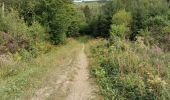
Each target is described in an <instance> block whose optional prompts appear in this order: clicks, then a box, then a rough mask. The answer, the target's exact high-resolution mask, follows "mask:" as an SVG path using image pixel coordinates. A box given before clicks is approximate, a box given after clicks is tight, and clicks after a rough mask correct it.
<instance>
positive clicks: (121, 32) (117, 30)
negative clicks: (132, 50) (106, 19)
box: [110, 24, 128, 38]
mask: <svg viewBox="0 0 170 100" xmlns="http://www.w3.org/2000/svg"><path fill="white" fill-rule="evenodd" d="M127 32H128V28H127V27H126V26H125V25H114V24H113V25H111V30H110V34H111V37H114V36H117V37H121V38H125V35H126V33H127Z"/></svg>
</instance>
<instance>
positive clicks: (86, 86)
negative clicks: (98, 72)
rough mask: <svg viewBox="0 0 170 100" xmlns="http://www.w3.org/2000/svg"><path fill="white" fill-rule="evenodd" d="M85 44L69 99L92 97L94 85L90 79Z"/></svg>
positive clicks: (83, 99)
mask: <svg viewBox="0 0 170 100" xmlns="http://www.w3.org/2000/svg"><path fill="white" fill-rule="evenodd" d="M84 48H85V47H84V45H83V48H82V50H81V51H80V54H79V56H78V58H79V60H78V64H77V66H78V70H77V75H76V77H75V80H74V81H73V86H72V88H71V91H70V94H69V96H68V98H67V100H90V99H92V87H91V85H90V83H89V81H88V79H89V73H88V69H87V67H88V60H87V57H86V55H85V53H84Z"/></svg>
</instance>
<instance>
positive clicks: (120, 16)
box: [112, 10, 132, 26]
mask: <svg viewBox="0 0 170 100" xmlns="http://www.w3.org/2000/svg"><path fill="white" fill-rule="evenodd" d="M131 22H132V15H131V13H130V12H126V11H125V10H119V11H118V12H117V13H116V14H114V15H113V17H112V24H116V25H122V24H124V25H125V26H129V25H130V24H131Z"/></svg>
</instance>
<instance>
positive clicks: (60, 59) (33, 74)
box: [0, 39, 80, 100]
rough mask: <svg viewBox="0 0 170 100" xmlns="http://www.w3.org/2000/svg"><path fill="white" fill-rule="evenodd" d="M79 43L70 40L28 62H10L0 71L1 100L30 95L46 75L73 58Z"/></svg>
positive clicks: (43, 80) (11, 99)
mask: <svg viewBox="0 0 170 100" xmlns="http://www.w3.org/2000/svg"><path fill="white" fill-rule="evenodd" d="M79 47H80V43H78V42H76V41H74V40H72V39H71V40H70V41H69V43H68V44H66V45H64V46H60V47H53V48H52V50H51V51H50V52H48V53H46V54H43V55H41V56H39V57H37V58H36V59H32V60H31V61H30V62H26V61H19V62H15V61H11V64H7V65H5V64H4V65H3V67H1V69H0V97H1V99H2V100H15V99H17V100H18V99H21V98H24V97H23V96H24V95H26V96H27V95H32V94H33V92H34V90H36V89H37V88H39V86H41V84H42V83H43V82H45V81H46V78H47V77H48V74H49V73H50V72H52V71H54V70H56V69H57V68H60V67H61V66H62V65H63V64H64V63H67V62H68V61H69V60H70V58H72V57H73V56H74V54H75V53H76V50H77V49H78V48H79Z"/></svg>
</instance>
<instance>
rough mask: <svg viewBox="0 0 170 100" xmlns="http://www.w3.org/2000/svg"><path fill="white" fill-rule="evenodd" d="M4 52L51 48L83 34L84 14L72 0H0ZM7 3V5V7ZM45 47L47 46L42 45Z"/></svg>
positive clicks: (0, 40)
mask: <svg viewBox="0 0 170 100" xmlns="http://www.w3.org/2000/svg"><path fill="white" fill-rule="evenodd" d="M0 4H1V8H2V9H1V12H0V25H1V27H0V52H1V53H5V52H8V51H10V52H12V53H14V52H18V50H20V49H24V50H26V51H29V52H36V51H38V50H37V49H38V48H41V49H42V50H43V49H47V47H48V46H45V45H44V42H45V41H46V42H51V43H53V44H63V43H65V42H66V38H67V37H75V36H78V35H79V30H80V28H81V25H82V23H83V14H82V13H80V12H79V11H78V9H77V8H76V7H75V5H74V4H73V3H72V1H71V0H0ZM3 7H4V8H3ZM42 47H44V48H42Z"/></svg>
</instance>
